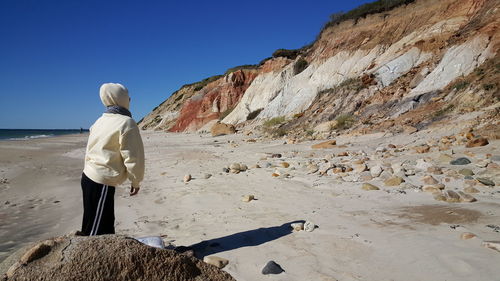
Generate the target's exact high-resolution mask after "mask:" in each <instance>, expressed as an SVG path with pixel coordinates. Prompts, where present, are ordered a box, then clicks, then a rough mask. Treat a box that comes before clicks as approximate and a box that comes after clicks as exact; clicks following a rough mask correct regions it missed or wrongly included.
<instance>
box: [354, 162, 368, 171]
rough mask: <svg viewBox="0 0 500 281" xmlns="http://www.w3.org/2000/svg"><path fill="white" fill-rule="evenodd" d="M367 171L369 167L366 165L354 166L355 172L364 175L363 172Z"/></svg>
mask: <svg viewBox="0 0 500 281" xmlns="http://www.w3.org/2000/svg"><path fill="white" fill-rule="evenodd" d="M367 169H368V167H367V166H366V164H356V165H354V172H356V173H362V172H364V171H366V170H367Z"/></svg>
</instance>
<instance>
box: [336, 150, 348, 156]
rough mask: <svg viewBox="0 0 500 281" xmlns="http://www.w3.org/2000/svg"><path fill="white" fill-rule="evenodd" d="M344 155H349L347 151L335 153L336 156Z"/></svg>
mask: <svg viewBox="0 0 500 281" xmlns="http://www.w3.org/2000/svg"><path fill="white" fill-rule="evenodd" d="M344 156H349V152H347V151H343V152H340V153H339V154H337V157H344Z"/></svg>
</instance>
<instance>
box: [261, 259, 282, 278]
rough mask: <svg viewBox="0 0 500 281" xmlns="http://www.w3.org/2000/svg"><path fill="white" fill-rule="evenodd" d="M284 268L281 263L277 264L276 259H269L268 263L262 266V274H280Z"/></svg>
mask: <svg viewBox="0 0 500 281" xmlns="http://www.w3.org/2000/svg"><path fill="white" fill-rule="evenodd" d="M284 271H285V270H283V268H281V266H280V265H279V264H277V263H276V262H275V261H269V262H267V264H266V265H265V266H264V268H262V274H264V275H267V274H280V273H281V272H284Z"/></svg>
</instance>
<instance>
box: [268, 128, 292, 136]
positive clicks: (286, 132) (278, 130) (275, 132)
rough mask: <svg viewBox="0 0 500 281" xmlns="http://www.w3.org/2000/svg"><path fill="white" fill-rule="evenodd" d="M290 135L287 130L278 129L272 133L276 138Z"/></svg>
mask: <svg viewBox="0 0 500 281" xmlns="http://www.w3.org/2000/svg"><path fill="white" fill-rule="evenodd" d="M287 134H288V131H287V130H286V129H285V128H278V129H276V130H274V131H273V132H272V134H271V135H273V136H275V137H282V136H285V135H287Z"/></svg>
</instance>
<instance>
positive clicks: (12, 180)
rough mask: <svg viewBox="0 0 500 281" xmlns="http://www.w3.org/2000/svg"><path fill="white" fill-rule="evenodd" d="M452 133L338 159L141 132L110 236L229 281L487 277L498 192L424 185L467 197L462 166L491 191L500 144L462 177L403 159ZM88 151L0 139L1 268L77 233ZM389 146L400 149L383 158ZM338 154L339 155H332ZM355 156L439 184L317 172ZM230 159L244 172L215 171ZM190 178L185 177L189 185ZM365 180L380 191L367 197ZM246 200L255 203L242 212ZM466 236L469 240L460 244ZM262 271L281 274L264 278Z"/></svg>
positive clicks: (330, 154) (498, 215) (354, 150)
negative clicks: (169, 253)
mask: <svg viewBox="0 0 500 281" xmlns="http://www.w3.org/2000/svg"><path fill="white" fill-rule="evenodd" d="M456 131H457V132H455V133H458V129H456ZM450 133H453V132H450V130H442V131H438V130H436V129H434V131H432V132H429V131H421V132H418V133H415V134H412V135H409V136H408V135H404V134H402V135H396V136H388V135H385V136H384V134H382V133H381V134H375V135H365V136H360V137H347V136H346V137H342V136H341V137H338V138H337V139H336V141H337V146H336V147H335V148H332V149H321V150H315V149H312V148H311V145H312V144H315V143H318V142H319V141H315V142H303V143H299V144H284V140H264V139H259V138H258V136H246V135H243V134H236V135H230V136H222V137H215V138H214V137H211V136H209V135H199V134H168V133H163V132H149V131H145V132H142V136H143V140H144V144H145V150H146V178H145V181H144V182H143V184H142V189H141V192H140V193H139V194H138V195H137V196H136V197H130V196H128V194H127V190H126V188H127V187H128V185H127V184H124V185H123V186H122V187H123V188H118V189H117V194H116V195H115V203H116V207H115V210H116V230H117V233H120V234H125V235H130V236H132V237H143V236H161V237H162V238H163V239H164V241H165V243H167V244H169V245H170V247H171V248H173V247H176V246H192V247H193V248H194V249H195V252H196V254H197V255H198V256H201V257H203V256H208V255H215V256H218V257H222V258H225V259H228V260H229V264H228V265H227V266H226V267H225V268H224V270H225V271H227V272H228V273H230V274H231V275H232V276H233V277H234V278H236V279H237V280H263V279H269V280H423V279H425V280H495V279H496V278H497V277H498V275H499V274H500V267H498V264H499V263H500V253H499V252H498V251H495V250H493V249H489V248H486V247H483V246H482V245H481V244H482V242H483V241H495V240H497V241H498V240H500V233H499V231H500V228H499V227H498V225H499V223H498V222H499V221H500V203H499V202H500V201H499V199H500V192H498V186H493V187H490V186H486V185H482V184H477V185H475V188H476V189H478V190H479V193H476V194H473V196H474V197H475V198H476V199H477V201H476V202H472V203H448V202H442V201H437V200H435V199H433V196H432V194H431V193H429V192H423V191H422V190H421V189H420V188H419V187H421V186H422V185H425V184H423V183H422V177H423V176H425V175H427V174H430V175H432V177H433V178H434V179H436V180H438V181H439V182H442V183H444V184H445V185H446V188H447V189H455V190H457V191H458V190H462V189H463V188H464V186H465V184H464V183H465V181H464V179H463V176H461V175H459V176H457V175H456V173H453V171H458V170H460V169H463V168H464V167H465V168H469V169H471V170H472V171H474V172H475V173H476V174H484V176H485V177H489V178H491V179H493V180H495V181H498V168H496V170H494V169H488V168H484V167H481V164H480V163H481V161H483V162H484V161H489V163H497V164H498V162H495V161H498V158H497V157H496V156H498V155H499V154H500V152H499V151H498V148H499V145H500V142H499V141H497V140H493V141H491V142H490V144H489V145H487V146H483V147H478V148H467V149H466V148H465V147H464V146H463V145H462V146H456V147H455V146H454V147H452V149H453V153H454V154H453V155H452V157H453V158H458V157H461V156H465V157H468V158H469V159H471V161H472V163H471V164H468V165H465V166H453V165H449V163H444V162H440V160H439V159H442V157H441V158H440V156H442V155H443V154H446V153H449V151H438V150H437V149H434V148H432V149H431V150H430V151H429V152H427V153H423V154H420V153H415V152H414V151H412V150H405V149H404V148H408V147H412V146H415V145H418V144H421V143H426V142H429V141H432V140H437V139H439V138H440V137H441V136H444V135H449V134H450ZM254 141H255V142H254ZM85 142H86V135H81V136H79V135H78V136H65V137H57V138H47V139H38V140H30V141H5V142H0V151H1V153H0V155H1V158H0V165H1V169H0V172H1V174H0V176H1V177H3V178H6V179H8V181H9V183H8V184H2V186H1V189H0V193H1V198H2V199H1V202H0V203H1V207H0V217H1V218H2V223H1V226H0V231H1V232H0V233H1V237H2V238H1V240H0V245H1V247H2V248H1V251H2V257H5V255H6V252H8V251H11V250H13V249H15V248H17V247H19V246H21V245H23V244H25V243H27V242H30V241H36V240H40V239H43V238H46V237H50V236H55V235H61V234H64V233H67V232H70V231H72V230H77V229H78V228H79V227H80V220H81V198H80V195H81V194H80V193H81V190H80V185H79V179H80V174H81V169H82V163H83V156H84V147H85ZM389 144H391V145H394V146H395V147H398V148H400V152H399V150H397V149H396V150H394V149H393V150H390V149H388V150H387V151H385V152H381V149H380V148H386V147H388V146H389ZM376 150H379V151H378V152H377V151H376ZM343 152H347V156H338V155H339V154H340V155H342V154H343ZM273 154H281V157H274V158H273V157H272V156H273ZM486 154H491V155H492V156H489V157H490V158H493V160H491V159H489V158H488V159H487V158H486ZM391 155H392V156H391ZM274 156H278V155H274ZM363 158H365V161H364V163H365V164H366V165H367V167H373V166H375V165H378V164H382V165H383V164H388V165H389V166H390V165H391V164H395V163H403V166H404V165H406V164H408V165H415V162H416V163H418V162H419V161H420V160H419V159H426V160H427V161H428V162H429V163H433V164H434V165H436V166H439V167H441V168H442V170H443V172H444V173H442V174H439V173H438V174H431V173H429V172H427V171H419V170H418V169H416V172H415V175H409V176H405V177H404V179H405V183H404V184H402V185H400V186H397V187H394V186H386V185H385V184H384V175H383V174H382V175H381V176H380V177H375V178H373V179H372V180H367V181H365V180H363V179H362V178H359V176H360V175H361V176H362V175H366V171H365V172H364V174H363V172H359V171H356V170H354V171H352V172H349V173H342V174H340V175H339V174H334V173H331V170H329V171H327V172H326V173H325V174H324V175H321V174H320V173H321V170H322V169H323V167H324V166H325V165H327V164H328V165H330V164H329V163H335V164H340V163H343V164H345V165H351V166H355V164H354V165H353V163H352V162H356V160H360V159H363ZM495 159H496V160H495ZM235 162H236V163H241V164H245V165H247V166H248V168H249V169H248V170H247V171H242V172H240V173H238V174H236V173H231V172H229V173H226V172H225V171H223V169H224V167H228V166H230V165H231V164H232V163H235ZM284 162H286V163H288V164H289V166H288V165H286V164H283V163H284ZM404 163H406V164H404ZM478 164H479V165H478ZM255 165H259V166H260V167H261V168H257V167H256V166H255ZM311 165H313V166H314V165H317V167H318V169H316V170H319V171H315V172H313V171H311ZM285 166H288V167H287V168H285ZM386 166H387V165H386ZM490 166H491V167H494V165H490ZM273 173H276V175H279V176H277V177H273V176H272V174H273ZM368 173H369V172H368ZM394 173H396V172H394ZM188 174H190V175H191V177H192V179H191V180H190V181H189V182H185V181H184V177H185V175H188ZM350 177H351V178H350ZM364 182H369V183H371V184H373V185H375V186H377V187H379V188H380V190H374V191H366V190H363V189H362V188H361V186H362V184H363V183H364ZM245 195H254V197H255V200H253V201H250V202H243V201H242V197H243V196H245ZM298 221H302V222H303V221H309V222H312V223H314V224H315V225H316V228H315V229H314V230H313V231H312V232H308V231H292V229H291V228H290V223H293V222H298ZM468 232H470V233H473V234H474V235H475V236H476V237H474V238H472V239H467V240H464V239H462V238H461V235H462V234H463V233H468ZM270 260H274V261H275V262H276V263H278V264H280V265H281V267H282V268H283V269H284V270H285V272H284V273H282V274H279V275H275V276H264V275H262V274H261V270H262V268H263V266H264V265H265V264H266V263H267V262H268V261H270Z"/></svg>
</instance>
